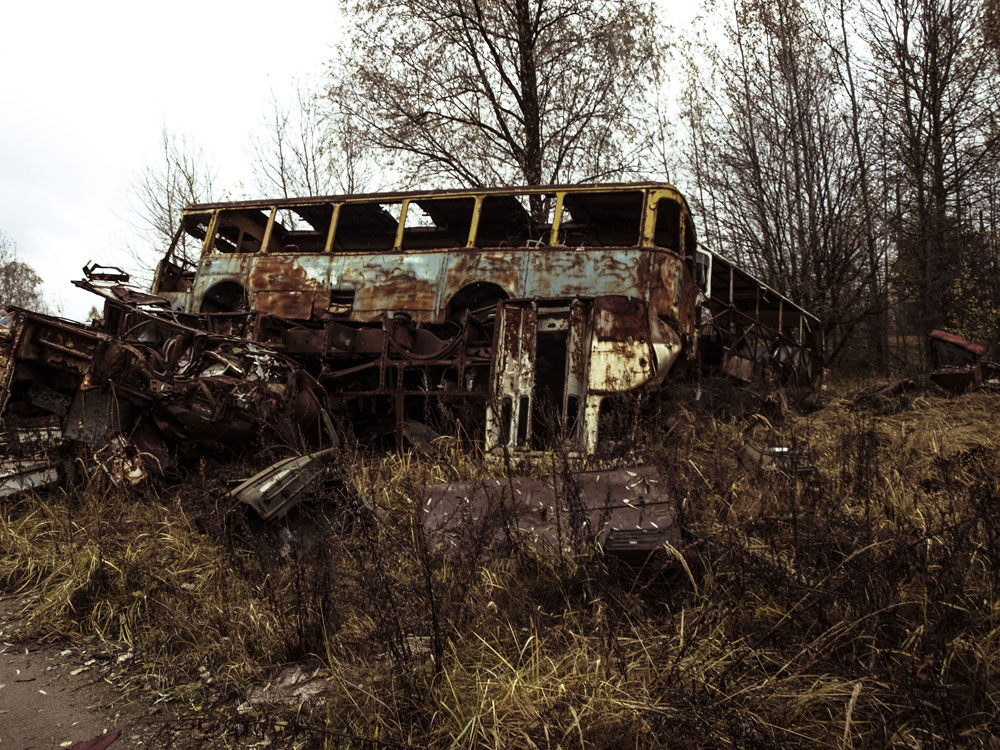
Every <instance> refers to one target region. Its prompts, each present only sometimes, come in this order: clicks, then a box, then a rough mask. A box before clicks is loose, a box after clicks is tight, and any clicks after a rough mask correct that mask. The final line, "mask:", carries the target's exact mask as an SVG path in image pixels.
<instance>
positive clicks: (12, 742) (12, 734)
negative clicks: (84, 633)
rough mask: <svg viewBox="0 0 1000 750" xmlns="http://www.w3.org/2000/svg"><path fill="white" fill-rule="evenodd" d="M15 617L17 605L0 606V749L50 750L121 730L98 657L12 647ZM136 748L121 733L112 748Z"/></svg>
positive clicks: (81, 649) (83, 650) (78, 650)
mask: <svg viewBox="0 0 1000 750" xmlns="http://www.w3.org/2000/svg"><path fill="white" fill-rule="evenodd" d="M21 611H22V604H21V602H19V601H18V600H11V599H6V600H0V748H12V749H13V748H17V749H18V750H35V749H36V748H44V749H45V750H52V749H53V748H59V747H69V746H71V745H73V744H74V743H77V742H82V741H85V740H90V739H93V738H95V737H98V736H100V735H102V734H104V733H105V732H108V731H110V730H112V729H115V728H119V727H121V726H122V723H124V722H123V718H122V717H123V714H122V712H121V710H120V709H119V708H118V707H117V704H118V703H120V696H118V694H117V691H116V690H115V689H114V688H113V687H112V686H111V685H110V684H108V683H107V682H106V681H105V679H104V676H103V671H102V668H101V667H102V662H103V661H106V659H104V660H102V659H99V658H97V656H98V655H99V654H100V652H99V651H96V650H92V649H88V648H87V647H86V645H83V646H80V645H76V646H75V647H73V648H60V647H59V646H54V645H51V644H40V643H30V642H16V641H15V640H14V639H13V632H14V630H15V629H16V628H17V626H18V624H19V620H20V617H21ZM100 655H102V656H103V654H100ZM142 746H144V743H142V742H141V740H139V738H138V737H136V738H135V739H132V738H130V736H129V733H128V728H127V727H126V728H124V730H123V734H122V737H121V738H120V739H119V740H118V741H117V742H115V743H114V745H113V747H114V750H125V748H134V747H142Z"/></svg>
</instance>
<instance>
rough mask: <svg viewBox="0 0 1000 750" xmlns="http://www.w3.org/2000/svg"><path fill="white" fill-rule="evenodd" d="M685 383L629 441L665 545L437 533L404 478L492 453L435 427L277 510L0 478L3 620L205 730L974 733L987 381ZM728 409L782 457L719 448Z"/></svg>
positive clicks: (827, 742) (988, 625)
mask: <svg viewBox="0 0 1000 750" xmlns="http://www.w3.org/2000/svg"><path fill="white" fill-rule="evenodd" d="M704 388H705V391H704V393H705V395H704V396H703V397H701V398H699V399H697V400H694V399H693V398H692V399H690V400H686V401H684V402H683V403H684V407H683V410H681V409H680V407H675V408H674V409H673V414H674V416H675V417H676V415H678V414H680V415H681V418H682V419H683V425H681V427H679V426H678V421H677V420H676V419H674V420H673V421H670V422H667V421H662V422H660V423H656V422H655V420H654V422H653V424H654V427H652V428H650V429H649V430H648V431H647V435H648V438H647V441H648V445H646V446H644V447H643V448H642V450H641V453H642V455H644V456H646V457H647V459H648V460H649V461H651V462H653V463H655V464H657V465H658V466H659V467H660V469H661V472H662V474H663V475H664V476H665V477H668V478H669V479H668V481H669V483H670V493H671V497H672V498H674V502H675V504H676V516H677V518H678V519H680V520H681V521H682V523H683V526H684V530H685V539H686V544H685V549H684V563H685V568H684V569H681V567H680V565H679V563H678V562H677V558H676V557H671V556H669V555H664V556H662V557H657V558H654V559H652V560H651V561H650V562H649V563H648V564H647V566H646V567H645V568H644V569H643V570H641V571H638V572H637V571H635V570H630V569H626V568H623V567H621V566H616V565H615V564H614V562H613V561H611V560H609V559H606V558H605V557H604V556H603V555H602V554H601V550H600V549H599V548H596V547H593V546H590V547H588V546H586V545H585V544H584V545H576V546H575V547H572V549H571V552H570V553H566V552H565V550H564V549H563V548H562V547H561V546H560V548H559V549H555V548H546V547H544V546H541V545H531V544H526V543H519V541H518V539H516V538H515V539H513V540H512V542H511V545H510V547H509V550H508V552H509V554H506V555H505V556H503V557H500V558H497V557H496V556H491V555H489V554H486V550H485V549H484V548H483V544H480V543H478V542H477V541H476V539H478V538H480V537H477V535H476V529H474V528H470V530H469V540H468V543H466V544H461V545H457V546H456V547H455V549H454V550H453V551H450V552H446V551H444V550H440V549H437V548H436V547H435V546H434V545H433V544H432V543H430V541H429V540H428V539H427V538H425V536H424V532H423V531H422V526H421V523H420V513H421V502H420V497H421V495H420V488H421V487H422V486H423V485H424V484H427V483H432V482H447V481H459V480H469V479H475V478H483V477H502V476H503V471H504V470H503V467H502V466H500V467H497V466H495V465H487V464H486V463H485V462H484V461H483V460H482V459H481V457H478V456H476V455H475V454H473V453H470V452H468V451H465V450H463V449H461V448H460V447H459V446H458V443H457V442H456V443H454V444H449V445H447V446H445V447H444V451H443V453H441V454H440V455H439V456H438V457H437V458H426V457H419V458H418V457H416V456H414V455H413V454H405V455H402V456H399V455H392V456H385V457H372V456H363V455H348V456H345V460H344V471H345V472H346V473H347V475H349V476H350V478H351V484H352V486H353V488H354V490H355V492H354V493H351V495H350V496H349V497H348V496H346V493H344V494H342V495H340V496H337V497H329V498H322V502H314V503H311V504H307V505H306V506H303V507H301V508H299V509H297V510H296V511H294V512H293V514H292V515H291V516H290V517H289V518H288V519H287V520H286V521H285V522H284V523H283V524H282V525H279V526H277V527H264V526H262V525H260V524H258V523H257V522H256V521H255V520H254V519H253V518H252V517H249V516H248V515H247V514H246V511H245V509H244V508H243V507H237V506H235V505H233V503H232V501H229V500H227V499H226V496H225V493H224V491H223V487H222V485H221V484H220V483H219V482H218V481H216V480H215V479H208V478H205V477H194V478H193V479H192V481H191V482H189V483H188V484H186V485H185V486H183V487H161V488H159V489H158V490H156V491H155V492H154V491H150V490H146V491H144V492H143V493H141V494H135V493H128V492H124V491H122V490H114V489H108V488H107V487H104V486H98V485H96V484H95V485H94V486H90V487H84V488H82V489H81V490H79V491H78V492H74V493H73V494H64V493H59V492H53V493H50V494H48V495H46V496H44V497H29V498H24V499H21V500H19V501H6V502H5V504H4V505H3V506H2V511H0V581H2V584H3V589H4V590H5V591H6V592H9V593H20V594H22V595H24V594H30V595H31V596H33V597H35V599H34V601H35V602H36V604H35V605H34V607H33V609H32V610H31V612H30V613H29V615H28V618H27V620H26V621H25V630H26V632H29V633H31V634H33V635H36V636H42V637H54V636H57V635H60V636H61V635H68V636H70V637H73V636H74V635H79V634H86V633H89V634H97V635H98V636H99V637H100V638H102V639H106V640H107V641H109V642H115V643H122V644H126V645H127V647H128V649H129V650H130V651H132V652H134V653H135V655H136V657H135V661H136V664H137V665H141V666H137V667H136V669H135V670H134V674H133V675H132V677H131V679H132V681H133V682H132V684H133V685H134V686H135V689H136V690H137V691H139V692H141V691H142V690H155V691H157V692H158V693H160V694H163V695H169V696H170V697H172V698H175V699H181V700H184V701H188V702H189V703H190V704H191V705H197V706H199V707H201V708H202V711H203V712H209V711H214V712H215V713H214V714H213V716H214V717H216V718H217V719H218V721H219V722H221V723H220V726H222V725H224V726H226V727H227V730H226V731H228V732H229V735H228V736H230V737H238V736H240V732H246V731H247V727H248V726H250V725H251V724H253V723H254V722H257V723H261V722H263V723H267V724H269V725H271V726H272V729H273V727H274V725H275V722H280V723H279V724H277V726H278V727H280V728H281V730H282V731H281V732H279V733H277V734H275V733H274V732H272V734H273V736H274V737H275V738H277V739H276V740H275V742H278V743H279V744H280V742H281V738H282V737H284V738H287V740H286V742H287V744H288V746H292V745H293V744H295V743H299V745H298V746H301V747H306V746H315V747H358V748H362V747H401V746H413V747H440V748H450V747H491V748H508V747H539V748H556V747H562V748H573V747H580V748H617V747H624V746H628V747H664V746H667V747H671V748H687V747H690V748H695V747H698V748H703V747H739V748H747V747H760V748H771V747H801V746H803V745H806V744H808V745H818V746H828V747H857V748H860V747H874V746H878V747H924V748H929V747H955V746H963V747H977V746H978V747H995V746H996V743H998V742H1000V737H998V736H997V734H996V728H995V723H994V722H995V716H996V715H997V714H998V713H1000V707H998V705H997V703H998V699H1000V692H998V688H997V678H998V669H1000V588H998V570H1000V488H998V487H997V480H996V478H997V476H998V468H1000V467H998V460H1000V431H998V430H997V426H998V425H997V417H996V414H997V413H998V407H1000V396H997V395H995V394H990V393H972V394H966V395H964V396H961V397H958V398H943V397H939V396H935V395H928V394H926V393H916V394H912V395H907V399H908V400H907V401H906V403H903V404H901V406H900V408H899V409H898V410H896V411H893V410H888V412H889V413H886V412H885V411H883V410H872V409H870V408H867V407H866V406H865V405H864V404H863V403H862V404H858V403H857V402H856V401H855V400H853V399H852V396H851V394H849V393H848V394H839V395H828V396H826V397H825V398H824V401H825V402H824V403H814V404H811V405H808V407H807V408H803V407H801V406H798V407H797V406H795V405H794V404H793V405H789V404H788V403H787V401H782V400H781V399H780V398H776V397H775V396H773V395H771V396H769V397H768V398H766V399H764V400H758V401H753V400H752V399H747V400H745V401H741V403H739V404H736V403H735V402H734V401H732V400H728V399H727V398H726V397H725V394H719V393H714V392H711V391H710V386H709V385H705V386H704ZM722 403H725V404H728V406H727V408H725V409H721V408H717V407H718V406H719V404H722ZM876 411H878V412H879V413H875V412H876ZM755 414H756V415H757V416H758V417H763V418H764V419H765V420H766V424H767V425H768V428H769V432H768V433H767V434H768V437H769V439H772V440H782V441H784V444H786V445H788V446H791V447H793V448H794V450H795V452H796V453H797V454H799V455H801V456H803V461H805V462H807V463H808V464H809V466H810V467H812V468H811V470H810V471H787V470H783V469H781V468H777V469H775V468H765V467H752V466H751V467H746V466H742V465H740V464H739V462H737V460H736V458H735V457H736V455H737V453H738V452H739V449H740V447H741V445H742V440H743V437H744V432H745V430H746V428H747V425H748V424H749V420H750V417H751V416H753V415H755ZM655 424H659V427H658V428H657V427H656V426H655ZM552 455H553V459H552V467H550V470H559V468H558V463H559V454H558V452H554V453H553V454H552ZM553 467H554V468H553ZM480 536H482V537H485V535H480ZM290 670H297V671H295V672H294V674H293V672H292V671H290ZM206 675H207V676H206ZM282 685H284V686H285V688H287V689H286V690H285V691H284V693H283V692H282V690H281V689H279V688H280V686H282ZM303 685H305V686H307V687H308V689H306V688H305V687H302V686H303ZM298 688H301V689H298ZM297 690H298V691H297ZM209 696H211V699H209ZM253 696H256V697H255V698H254V700H250V697H253ZM261 696H264V697H261ZM213 702H214V703H213ZM211 705H214V706H215V708H210V706H211Z"/></svg>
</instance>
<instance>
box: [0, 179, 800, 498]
mask: <svg viewBox="0 0 1000 750" xmlns="http://www.w3.org/2000/svg"><path fill="white" fill-rule="evenodd" d="M84 270H85V275H86V278H85V279H84V280H81V281H80V282H77V284H78V285H79V286H81V287H83V288H86V289H88V290H90V291H92V292H94V293H95V294H98V295H100V296H102V297H103V298H104V300H105V310H104V320H103V323H102V324H101V325H100V326H98V327H94V328H92V327H87V326H83V325H80V324H75V323H70V322H67V321H62V320H58V319H55V318H50V317H47V316H43V315H39V314H36V313H32V312H29V311H24V310H12V311H10V314H9V315H8V317H7V318H6V319H5V322H4V325H2V326H0V408H2V409H3V419H4V427H5V429H6V430H7V434H8V438H9V439H8V444H19V445H20V444H24V445H28V444H33V441H34V437H37V436H38V435H40V434H44V435H45V436H47V438H46V439H51V438H52V436H53V435H54V434H55V433H57V432H58V434H59V439H60V440H63V441H69V442H72V443H85V444H86V445H88V446H90V447H91V449H92V450H97V451H98V452H99V453H100V452H101V451H103V453H100V455H106V456H114V457H116V458H115V460H114V461H111V459H110V458H108V459H107V465H108V466H115V467H119V468H118V469H117V470H116V471H117V474H118V475H119V476H120V477H121V478H123V479H127V478H130V477H133V476H138V475H141V474H142V472H143V471H149V470H160V469H162V468H163V466H166V465H169V464H170V463H171V462H172V461H176V460H182V459H183V457H184V455H185V454H186V453H190V452H192V451H194V452H197V451H200V450H222V449H224V448H232V447H234V446H239V445H250V444H254V442H255V441H256V442H259V441H260V438H261V435H262V434H263V433H265V432H266V433H267V434H269V435H270V436H271V437H270V440H272V441H278V442H284V443H286V444H287V445H288V446H289V448H297V449H299V450H301V449H303V448H305V447H306V446H312V447H315V448H317V449H320V448H325V447H328V446H329V445H331V444H335V443H336V442H337V441H338V440H339V439H340V437H342V436H344V435H346V434H353V435H355V436H358V437H359V438H362V439H364V438H373V439H382V440H386V441H387V442H388V443H389V444H392V443H393V442H395V443H396V444H399V445H401V444H403V443H404V442H406V441H409V442H411V443H419V442H422V441H425V440H427V439H428V438H429V437H432V436H433V435H435V434H441V433H445V434H454V433H455V432H456V431H458V430H461V431H462V433H463V434H464V435H467V436H471V437H473V438H477V439H481V440H482V441H484V443H485V446H486V448H487V450H490V451H503V450H509V451H530V450H534V449H540V448H545V447H548V446H549V445H552V444H553V443H554V442H555V441H558V443H560V444H562V445H564V446H565V447H566V448H567V449H568V450H570V451H573V452H577V453H579V454H583V455H586V454H592V453H594V452H596V451H598V450H599V447H600V440H601V425H602V420H604V419H605V416H606V415H607V413H608V411H609V405H610V404H613V403H614V400H615V399H616V398H619V397H621V396H622V395H623V394H633V393H651V392H655V391H657V390H659V389H662V388H663V387H664V384H665V383H666V382H668V381H667V377H668V375H669V374H670V373H671V371H672V370H674V369H676V368H677V367H678V365H683V366H685V367H690V366H692V365H695V366H699V365H700V364H701V362H700V360H699V351H700V350H701V351H704V352H707V353H708V354H709V355H710V356H708V357H706V358H705V359H704V364H705V365H706V366H709V367H715V368H717V369H719V371H721V372H725V373H729V374H731V375H735V376H738V377H742V378H750V377H764V378H769V379H777V378H781V379H788V380H797V381H808V380H810V379H812V378H814V377H815V376H816V375H817V374H818V372H819V367H818V356H819V351H820V349H819V346H818V343H819V338H818V337H819V336H820V330H819V326H818V321H816V320H815V318H813V317H812V316H810V315H809V314H808V313H807V312H806V311H804V310H802V309H801V308H800V307H798V306H797V305H795V304H794V303H793V302H791V301H790V300H787V299H785V298H783V297H781V296H780V295H777V293H775V292H773V290H770V289H768V288H767V287H765V286H764V285H762V284H760V283H759V282H756V280H754V279H753V278H752V277H750V276H749V275H748V274H746V273H745V272H743V271H741V270H739V269H738V268H736V267H735V266H734V265H733V264H731V263H729V262H728V261H725V259H723V258H722V257H721V256H719V255H716V254H714V253H711V252H709V251H707V250H704V249H700V248H699V247H698V244H697V238H696V235H695V229H694V223H693V221H692V218H691V215H690V211H689V210H688V206H687V204H686V202H685V200H684V198H683V196H682V195H681V194H680V193H679V192H678V191H677V190H676V189H675V188H673V187H671V186H670V185H667V184H663V183H635V184H622V185H587V186H544V187H533V188H505V189H482V190H452V191H433V192H409V193H382V194H372V195H359V196H333V197H322V198H307V199H291V200H269V201H243V202H234V203H217V204H205V205H195V206H191V207H189V208H188V209H187V211H186V212H185V214H184V216H183V219H182V221H181V226H180V228H179V230H178V232H177V235H176V236H175V238H174V241H173V243H172V245H171V246H170V248H169V249H168V251H167V253H166V255H165V257H164V258H163V259H162V260H161V262H160V263H159V265H158V268H157V271H156V275H155V280H154V282H153V285H152V288H151V290H149V291H148V292H147V291H143V290H139V289H136V288H134V287H133V286H131V285H130V284H129V283H128V278H127V276H125V275H124V274H122V273H120V272H119V271H117V270H115V269H106V268H100V267H88V268H85V269H84ZM700 340H701V341H704V342H705V344H706V345H705V346H701V345H700V344H699V341H700ZM748 362H749V365H748V364H746V363H748ZM81 425H82V426H81ZM39 430H41V431H42V432H39ZM33 431H34V432H33ZM11 436H13V437H11ZM29 438H30V439H29ZM19 441H20V442H19ZM18 451H21V449H18ZM25 452H27V449H25V450H24V451H22V453H25ZM150 457H152V459H150ZM139 458H142V461H139ZM133 459H135V461H133ZM130 461H131V462H132V463H130ZM138 463H142V464H143V465H142V467H138ZM24 465H27V464H24ZM129 466H131V467H132V468H131V469H125V468H121V467H129ZM137 467H138V468H137ZM109 470H110V469H109ZM47 476H48V475H45V476H41V475H39V476H38V478H37V481H38V482H40V483H41V482H44V481H45V477H47ZM33 481H34V480H33Z"/></svg>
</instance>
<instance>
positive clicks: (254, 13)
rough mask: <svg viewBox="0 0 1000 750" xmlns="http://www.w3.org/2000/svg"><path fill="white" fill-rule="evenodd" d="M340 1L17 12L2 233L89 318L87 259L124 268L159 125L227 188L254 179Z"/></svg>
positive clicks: (46, 7) (83, 6)
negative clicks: (274, 119) (274, 113)
mask: <svg viewBox="0 0 1000 750" xmlns="http://www.w3.org/2000/svg"><path fill="white" fill-rule="evenodd" d="M338 15H339V14H338V12H337V4H336V3H335V2H316V1H315V0H314V1H313V2H305V1H304V0H284V2H282V3H280V4H278V3H274V2H260V1H257V0H251V1H249V2H247V1H246V0H244V1H242V2H224V3H216V2H211V1H210V0H209V1H207V2H206V1H205V0H201V1H200V2H194V1H193V0H174V1H173V2H170V3H142V2H134V0H133V1H132V2H105V1H103V0H97V1H96V2H88V3H81V2H79V1H76V2H68V1H66V0H57V1H56V2H48V3H31V2H11V3H6V4H5V7H4V13H3V23H2V24H0V70H2V71H3V73H2V75H0V102H2V104H0V165H2V166H0V229H3V230H4V231H5V232H6V233H7V234H8V235H10V236H11V237H12V238H13V239H14V240H15V241H16V242H17V244H18V247H19V248H20V251H21V256H22V258H23V259H24V260H25V261H26V262H28V263H29V264H31V265H32V266H34V267H35V269H36V270H37V271H38V272H39V273H40V274H41V275H42V278H44V279H45V292H46V296H47V297H48V299H49V300H50V302H51V303H53V304H55V305H56V306H57V307H59V308H61V313H62V314H63V315H66V316H67V317H74V318H82V317H84V316H85V315H86V314H87V312H88V311H89V310H90V307H91V306H92V305H93V304H94V303H95V302H96V301H97V297H94V296H93V295H90V294H87V293H86V292H82V291H80V290H77V289H76V288H75V287H73V286H72V285H71V284H70V281H71V280H72V279H78V278H81V277H82V274H81V271H80V269H81V267H82V266H83V265H84V263H86V262H87V261H88V260H95V261H100V262H104V263H115V262H125V261H126V260H127V258H126V257H124V256H122V255H120V252H121V248H122V247H123V245H124V244H125V242H126V241H127V240H128V238H129V236H130V234H131V232H132V225H131V223H130V222H132V220H133V219H132V216H131V215H130V211H129V199H128V188H129V184H130V182H131V181H132V180H133V179H134V176H135V174H136V172H137V171H139V170H140V169H141V168H142V167H143V165H144V164H146V163H149V162H150V161H151V160H153V159H155V158H156V156H157V148H158V146H159V142H160V130H161V128H162V127H163V126H164V125H165V126H166V127H167V128H169V129H170V130H172V131H176V132H182V133H186V134H188V135H189V136H190V137H191V139H193V140H194V141H195V142H197V143H198V144H199V145H200V146H201V147H202V148H203V149H204V151H205V153H206V156H207V158H209V159H210V160H212V161H213V163H214V164H215V165H216V166H217V168H218V170H219V172H220V174H219V181H218V183H219V185H220V186H223V187H229V186H232V185H234V184H235V183H236V182H237V181H240V180H243V181H247V180H249V179H250V174H249V160H248V157H247V144H248V142H249V137H250V132H251V131H252V130H253V129H254V127H255V126H256V125H257V123H258V122H259V121H260V119H261V117H262V115H263V110H264V105H265V101H266V100H267V98H268V95H269V90H270V89H271V88H272V87H273V88H274V89H275V90H276V91H277V92H279V93H280V92H282V90H283V89H288V88H289V87H290V85H291V84H290V82H291V81H292V80H293V79H294V78H296V77H308V76H315V75H318V74H319V73H321V72H322V70H323V63H324V61H325V60H326V59H328V58H329V57H330V55H331V49H330V46H331V45H332V44H333V43H335V41H336V39H337V35H338V31H337V29H338V25H339V21H338Z"/></svg>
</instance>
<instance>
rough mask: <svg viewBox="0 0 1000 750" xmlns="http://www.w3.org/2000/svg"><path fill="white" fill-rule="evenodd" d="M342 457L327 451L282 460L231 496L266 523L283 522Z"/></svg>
mask: <svg viewBox="0 0 1000 750" xmlns="http://www.w3.org/2000/svg"><path fill="white" fill-rule="evenodd" d="M339 453H340V450H339V448H327V449H326V450H322V451H318V452H316V453H311V454H309V455H307V456H292V457H290V458H285V459H282V460H281V461H278V462H277V463H274V464H272V465H271V466H268V467H267V468H266V469H264V470H263V471H260V472H258V473H257V474H254V475H253V476H252V477H250V478H249V479H247V480H246V481H245V482H242V483H241V484H240V485H239V486H238V487H236V488H235V489H234V490H232V492H231V493H230V494H231V495H232V496H233V497H235V498H236V499H237V500H239V501H241V502H244V503H246V504H247V505H249V506H250V507H251V508H253V509H254V510H255V511H257V514H258V515H259V516H260V517H261V518H263V519H264V520H265V521H269V520H271V519H276V518H282V517H284V516H285V515H286V514H287V513H288V511H289V510H291V509H292V508H293V507H294V506H295V505H297V504H298V502H299V500H300V497H301V495H302V493H303V492H304V491H305V490H306V489H308V488H309V487H310V485H312V483H313V482H314V481H316V479H317V478H319V476H320V475H321V474H323V473H324V472H326V471H327V469H329V467H330V462H331V461H332V460H333V459H334V458H335V457H336V456H337V455H338V454H339Z"/></svg>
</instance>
